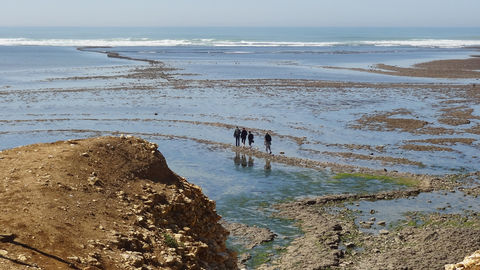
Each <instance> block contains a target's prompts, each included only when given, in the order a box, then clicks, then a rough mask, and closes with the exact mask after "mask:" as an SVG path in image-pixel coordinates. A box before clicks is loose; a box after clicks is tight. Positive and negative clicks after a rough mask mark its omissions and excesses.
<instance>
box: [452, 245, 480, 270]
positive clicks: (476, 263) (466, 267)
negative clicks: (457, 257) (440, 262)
mask: <svg viewBox="0 0 480 270" xmlns="http://www.w3.org/2000/svg"><path fill="white" fill-rule="evenodd" d="M445 270H480V250H477V251H475V252H474V253H473V254H472V255H469V256H467V257H465V259H464V260H463V261H462V262H459V263H456V264H447V265H445Z"/></svg>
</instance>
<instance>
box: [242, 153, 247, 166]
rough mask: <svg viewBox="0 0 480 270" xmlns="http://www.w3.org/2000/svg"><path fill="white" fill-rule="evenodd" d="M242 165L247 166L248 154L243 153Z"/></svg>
mask: <svg viewBox="0 0 480 270" xmlns="http://www.w3.org/2000/svg"><path fill="white" fill-rule="evenodd" d="M242 167H247V156H245V154H242Z"/></svg>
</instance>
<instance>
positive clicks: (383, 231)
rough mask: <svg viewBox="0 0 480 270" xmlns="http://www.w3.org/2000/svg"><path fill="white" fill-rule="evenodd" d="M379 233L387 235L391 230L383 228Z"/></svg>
mask: <svg viewBox="0 0 480 270" xmlns="http://www.w3.org/2000/svg"><path fill="white" fill-rule="evenodd" d="M378 233H379V234H381V235H387V234H389V233H390V232H389V231H388V230H385V229H382V230H380V231H378Z"/></svg>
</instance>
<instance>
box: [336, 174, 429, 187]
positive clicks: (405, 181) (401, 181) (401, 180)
mask: <svg viewBox="0 0 480 270" xmlns="http://www.w3.org/2000/svg"><path fill="white" fill-rule="evenodd" d="M332 178H333V179H336V180H341V179H347V178H360V179H365V180H379V181H383V182H387V183H394V184H397V185H404V186H409V187H414V186H417V185H418V184H419V182H418V181H417V180H415V179H412V178H407V177H392V176H386V175H374V174H365V173H338V174H336V175H335V176H333V177H332Z"/></svg>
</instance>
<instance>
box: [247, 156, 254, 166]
mask: <svg viewBox="0 0 480 270" xmlns="http://www.w3.org/2000/svg"><path fill="white" fill-rule="evenodd" d="M247 165H248V167H253V157H252V156H248V163H247Z"/></svg>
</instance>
